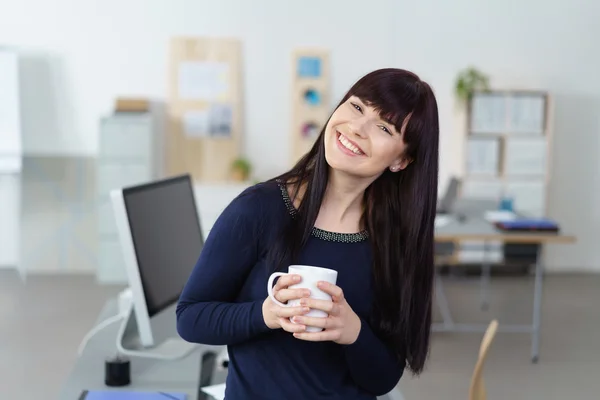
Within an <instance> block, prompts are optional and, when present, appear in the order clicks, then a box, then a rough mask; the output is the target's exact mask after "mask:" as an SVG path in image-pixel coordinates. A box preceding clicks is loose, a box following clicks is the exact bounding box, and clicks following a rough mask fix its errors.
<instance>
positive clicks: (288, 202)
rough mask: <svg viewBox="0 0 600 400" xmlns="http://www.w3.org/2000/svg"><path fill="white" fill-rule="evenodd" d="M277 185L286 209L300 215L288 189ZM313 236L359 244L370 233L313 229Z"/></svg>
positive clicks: (291, 213) (292, 213)
mask: <svg viewBox="0 0 600 400" xmlns="http://www.w3.org/2000/svg"><path fill="white" fill-rule="evenodd" d="M277 185H278V186H279V190H280V191H281V197H283V202H284V203H285V207H286V208H287V210H288V212H289V213H290V215H291V216H292V217H295V216H296V215H297V214H298V210H296V207H294V204H293V202H292V199H291V198H290V195H289V193H288V191H287V188H286V187H285V185H284V184H283V182H281V181H279V180H278V181H277ZM312 234H313V236H315V237H317V238H319V239H322V240H327V241H329V242H342V243H358V242H362V241H364V240H367V239H368V238H369V233H368V232H367V231H361V232H357V233H339V232H330V231H326V230H323V229H320V228H317V227H313V230H312Z"/></svg>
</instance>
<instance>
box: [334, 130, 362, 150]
mask: <svg viewBox="0 0 600 400" xmlns="http://www.w3.org/2000/svg"><path fill="white" fill-rule="evenodd" d="M336 133H337V137H336V139H337V141H338V142H339V144H340V145H342V146H343V147H344V149H346V150H348V151H349V152H351V153H353V154H355V155H357V156H364V155H365V152H364V151H363V149H361V148H360V146H359V145H358V144H356V142H354V141H352V140H350V139H348V137H347V136H345V135H343V134H342V133H341V132H340V131H337V130H336Z"/></svg>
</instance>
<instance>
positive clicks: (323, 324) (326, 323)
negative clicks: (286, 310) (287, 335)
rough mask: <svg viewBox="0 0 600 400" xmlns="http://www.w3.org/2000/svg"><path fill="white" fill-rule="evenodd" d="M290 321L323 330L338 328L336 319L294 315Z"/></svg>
mask: <svg viewBox="0 0 600 400" xmlns="http://www.w3.org/2000/svg"><path fill="white" fill-rule="evenodd" d="M292 321H293V322H295V323H297V324H302V325H307V326H316V327H318V328H323V329H333V328H339V320H338V319H336V318H327V317H325V318H323V317H308V316H306V315H296V316H294V317H293V318H292Z"/></svg>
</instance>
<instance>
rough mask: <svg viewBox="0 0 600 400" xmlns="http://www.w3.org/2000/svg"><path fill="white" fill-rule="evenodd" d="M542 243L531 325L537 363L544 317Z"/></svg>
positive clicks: (534, 355)
mask: <svg viewBox="0 0 600 400" xmlns="http://www.w3.org/2000/svg"><path fill="white" fill-rule="evenodd" d="M540 250H541V245H539V246H538V250H537V257H536V263H535V283H534V285H535V287H534V292H533V326H532V327H531V361H532V362H533V363H537V362H538V359H539V354H540V324H541V319H542V289H543V287H542V286H543V275H544V266H543V264H542V255H541V251H540Z"/></svg>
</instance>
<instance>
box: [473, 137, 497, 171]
mask: <svg viewBox="0 0 600 400" xmlns="http://www.w3.org/2000/svg"><path fill="white" fill-rule="evenodd" d="M468 146H469V149H468V152H467V153H468V155H469V158H468V160H467V172H468V173H469V174H470V175H493V176H496V175H498V171H499V155H500V142H499V140H498V139H496V138H470V139H469V142H468Z"/></svg>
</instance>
